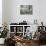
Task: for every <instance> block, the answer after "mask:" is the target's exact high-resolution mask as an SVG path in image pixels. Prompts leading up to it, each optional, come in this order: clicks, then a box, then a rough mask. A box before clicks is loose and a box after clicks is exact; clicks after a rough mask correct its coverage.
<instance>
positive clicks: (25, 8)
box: [20, 5, 33, 15]
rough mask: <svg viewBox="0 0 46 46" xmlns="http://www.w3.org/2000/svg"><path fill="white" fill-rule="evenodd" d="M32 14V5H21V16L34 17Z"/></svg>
mask: <svg viewBox="0 0 46 46" xmlns="http://www.w3.org/2000/svg"><path fill="white" fill-rule="evenodd" d="M32 12H33V8H32V5H20V14H23V15H25V14H28V15H29V14H30V15H32Z"/></svg>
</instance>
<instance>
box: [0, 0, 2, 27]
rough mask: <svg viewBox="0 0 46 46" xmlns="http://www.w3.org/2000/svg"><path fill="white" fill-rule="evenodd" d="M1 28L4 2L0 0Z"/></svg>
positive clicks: (0, 25)
mask: <svg viewBox="0 0 46 46" xmlns="http://www.w3.org/2000/svg"><path fill="white" fill-rule="evenodd" d="M0 27H2V0H0Z"/></svg>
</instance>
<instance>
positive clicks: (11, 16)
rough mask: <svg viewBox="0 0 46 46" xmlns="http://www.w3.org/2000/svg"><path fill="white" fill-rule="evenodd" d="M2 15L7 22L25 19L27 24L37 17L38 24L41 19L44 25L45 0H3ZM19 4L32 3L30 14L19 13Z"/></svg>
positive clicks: (45, 18) (45, 22) (45, 16)
mask: <svg viewBox="0 0 46 46" xmlns="http://www.w3.org/2000/svg"><path fill="white" fill-rule="evenodd" d="M4 2H5V3H4V12H3V13H4V16H5V17H6V18H5V17H4V16H3V18H4V19H3V20H4V21H6V22H7V23H13V22H14V23H15V22H22V21H23V20H26V21H27V22H28V23H29V24H31V23H34V19H37V21H38V24H40V22H41V21H43V22H44V25H46V0H4ZM20 5H32V6H33V14H32V15H20Z"/></svg>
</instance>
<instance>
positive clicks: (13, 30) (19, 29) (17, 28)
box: [9, 25, 31, 36]
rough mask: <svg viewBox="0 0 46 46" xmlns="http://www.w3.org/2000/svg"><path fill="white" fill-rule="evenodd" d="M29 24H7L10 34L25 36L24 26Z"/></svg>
mask: <svg viewBox="0 0 46 46" xmlns="http://www.w3.org/2000/svg"><path fill="white" fill-rule="evenodd" d="M30 26H31V25H9V29H10V36H12V35H20V34H21V35H22V36H25V34H26V28H27V27H30Z"/></svg>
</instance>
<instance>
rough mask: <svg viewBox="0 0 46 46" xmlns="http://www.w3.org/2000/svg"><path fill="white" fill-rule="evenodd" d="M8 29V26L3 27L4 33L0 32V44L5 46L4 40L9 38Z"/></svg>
mask: <svg viewBox="0 0 46 46" xmlns="http://www.w3.org/2000/svg"><path fill="white" fill-rule="evenodd" d="M7 33H8V29H7V24H6V23H5V24H4V25H3V31H0V44H4V40H5V38H6V37H7Z"/></svg>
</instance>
